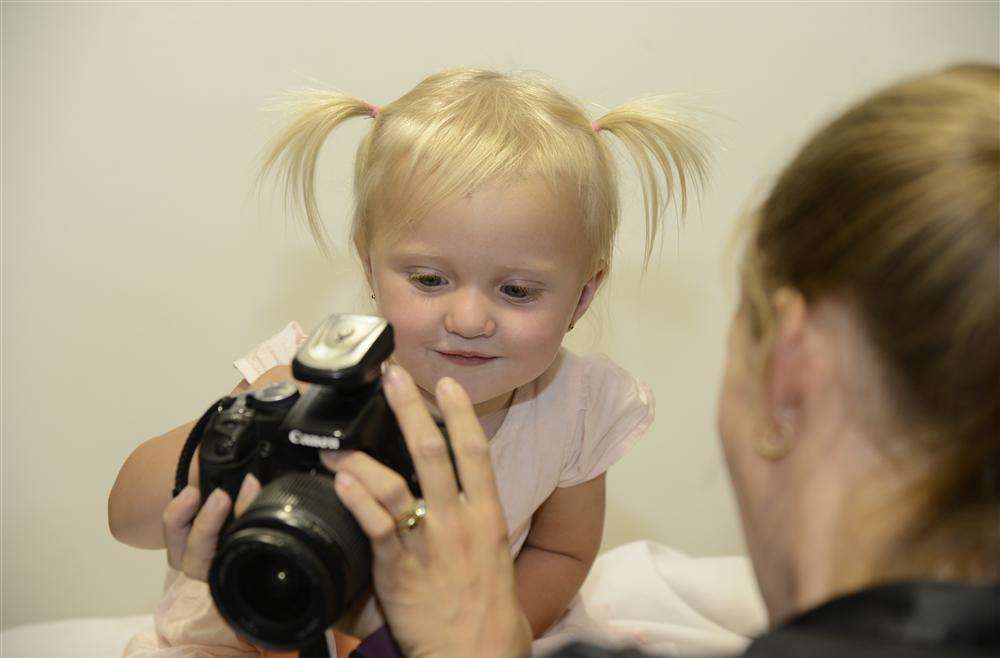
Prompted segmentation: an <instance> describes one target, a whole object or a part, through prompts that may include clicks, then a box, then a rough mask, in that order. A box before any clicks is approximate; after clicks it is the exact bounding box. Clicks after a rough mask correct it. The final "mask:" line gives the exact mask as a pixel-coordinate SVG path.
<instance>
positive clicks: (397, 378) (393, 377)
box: [383, 365, 403, 388]
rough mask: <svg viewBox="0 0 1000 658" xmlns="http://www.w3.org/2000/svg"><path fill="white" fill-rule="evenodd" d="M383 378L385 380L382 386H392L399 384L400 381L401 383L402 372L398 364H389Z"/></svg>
mask: <svg viewBox="0 0 1000 658" xmlns="http://www.w3.org/2000/svg"><path fill="white" fill-rule="evenodd" d="M383 379H384V380H385V384H384V386H387V387H389V388H394V387H396V386H399V385H400V383H402V381H403V373H401V372H400V370H399V366H397V365H391V366H389V367H388V368H386V370H385V377H384V378H383Z"/></svg>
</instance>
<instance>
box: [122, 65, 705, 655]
mask: <svg viewBox="0 0 1000 658" xmlns="http://www.w3.org/2000/svg"><path fill="white" fill-rule="evenodd" d="M299 100H300V102H299V105H298V107H297V113H296V115H295V117H294V119H293V121H292V123H291V124H290V126H289V127H288V128H287V130H286V131H285V132H284V133H283V134H282V135H280V136H279V137H278V139H277V140H276V141H275V143H274V145H273V148H272V149H271V150H270V152H269V153H268V155H267V158H266V162H265V172H268V171H273V170H275V169H276V170H277V171H278V173H279V177H280V179H281V180H282V181H283V183H284V185H285V189H286V192H287V193H288V194H289V195H290V197H292V198H295V199H297V200H298V201H299V202H300V203H301V205H302V207H303V208H304V211H305V215H306V218H307V219H308V222H309V226H310V229H311V231H312V233H313V235H314V236H315V238H316V240H317V242H318V243H319V244H320V246H321V247H324V248H325V246H326V244H327V242H326V238H325V234H324V231H323V230H322V223H321V219H320V217H319V212H318V208H317V205H316V201H315V198H314V172H315V167H316V159H317V154H318V153H319V151H320V148H321V146H322V145H323V143H324V141H325V139H326V137H327V135H328V134H329V133H330V131H331V130H333V129H334V128H335V127H337V126H338V125H340V124H341V123H342V122H343V121H345V120H348V119H352V118H370V119H371V120H372V125H371V128H370V130H369V131H368V133H367V134H366V135H365V137H364V139H363V140H362V142H361V145H360V146H359V148H358V151H357V157H356V164H355V177H354V193H355V202H356V205H355V212H354V218H353V225H352V237H353V242H354V246H355V248H356V249H357V252H358V254H359V257H360V260H361V264H362V266H363V269H364V274H365V276H366V277H367V280H368V283H369V285H370V286H371V291H372V297H373V299H374V301H375V304H376V306H377V312H378V314H379V315H381V316H383V317H385V318H386V319H387V320H388V321H389V322H390V323H391V324H392V326H393V328H394V330H395V340H396V349H395V352H394V353H393V359H394V361H395V362H397V363H399V364H400V365H402V366H403V367H405V368H406V369H407V370H408V371H409V372H410V373H411V374H412V375H413V378H414V380H415V381H416V383H417V385H418V387H419V388H420V389H421V390H422V391H423V392H424V393H425V395H426V399H427V403H428V404H429V405H431V406H433V399H434V396H433V391H434V387H435V383H436V382H437V380H438V379H439V378H441V377H443V376H449V377H452V378H453V379H455V380H456V381H458V382H459V383H460V384H461V385H462V386H463V387H464V389H465V390H466V391H467V392H468V394H469V396H470V398H471V399H472V401H473V403H474V404H475V408H476V412H477V414H478V416H479V419H480V422H481V423H482V425H483V427H484V429H485V431H486V434H487V436H489V437H491V443H490V451H491V457H492V461H493V464H494V468H495V470H496V473H497V481H498V487H499V490H500V496H501V499H502V502H503V506H504V511H505V515H506V519H507V525H508V528H509V542H510V549H511V551H512V553H513V554H514V555H515V556H516V562H515V566H516V571H517V585H518V592H519V598H520V601H521V604H522V605H523V607H524V609H525V612H526V613H527V616H528V619H529V620H530V622H531V625H532V629H533V631H534V633H535V635H536V636H538V635H540V634H541V633H543V632H544V631H545V629H546V628H548V627H549V626H550V625H551V624H552V623H553V622H554V621H555V620H556V619H557V618H558V617H559V616H560V615H561V614H562V613H563V612H564V611H565V610H566V608H567V606H568V605H569V603H570V601H571V599H572V598H573V596H574V595H575V594H576V592H577V589H578V588H579V586H580V585H581V583H582V582H583V580H584V577H585V576H586V574H587V572H588V570H589V568H590V565H591V562H592V561H593V559H594V557H595V556H596V554H597V551H598V548H599V546H600V542H601V533H602V528H603V521H604V493H605V491H604V490H605V482H604V473H605V471H606V470H607V468H608V467H609V466H610V465H611V464H613V463H614V462H615V461H617V460H618V459H620V458H621V457H622V455H624V454H625V453H626V452H627V451H628V450H629V448H630V447H631V446H632V445H633V444H634V443H635V442H636V441H637V440H638V439H639V437H640V436H641V435H642V434H643V433H644V432H645V430H646V428H647V427H648V426H649V424H650V422H651V421H652V418H653V400H652V396H651V395H650V393H649V390H648V389H647V388H646V386H645V385H643V384H642V383H641V382H639V381H638V380H636V379H635V378H634V377H632V376H631V375H630V374H628V373H627V372H625V371H623V370H622V369H620V368H618V367H617V366H615V365H614V364H613V363H611V362H610V361H609V360H608V359H607V358H604V357H599V356H593V357H581V356H577V355H575V354H572V353H570V352H568V351H566V350H564V349H562V348H561V341H562V338H563V336H564V335H565V334H566V332H567V331H569V330H571V329H572V328H573V325H574V323H575V322H577V321H578V320H579V319H580V318H581V317H582V316H583V314H584V313H585V312H586V311H587V308H588V307H589V306H590V303H591V301H592V300H593V298H594V295H595V294H596V292H597V290H598V289H599V288H600V286H601V283H602V282H603V280H604V278H605V276H606V275H607V272H608V269H609V267H610V263H611V253H612V247H613V243H614V237H615V233H616V231H617V228H618V221H619V200H618V189H617V175H616V167H615V164H614V158H613V155H612V153H611V151H610V149H609V146H608V144H606V143H605V140H606V137H605V136H606V135H612V136H614V137H616V138H618V139H619V140H621V142H622V143H623V144H624V145H625V147H626V148H627V150H628V152H629V153H630V154H631V156H632V158H633V159H634V160H635V163H636V165H637V167H638V170H639V174H640V179H641V182H642V189H643V197H644V201H645V214H646V228H647V242H646V252H645V257H646V259H647V260H648V258H649V255H650V250H651V248H652V244H653V240H654V239H655V236H656V233H657V227H658V225H659V222H660V218H661V215H662V213H663V211H664V209H665V207H666V206H667V205H669V204H670V203H671V202H672V201H676V202H677V203H678V204H679V207H680V211H681V213H683V210H684V208H685V205H686V195H687V189H688V188H689V187H691V186H692V185H698V184H700V182H701V181H702V180H703V178H704V175H705V169H706V155H705V151H704V149H703V142H702V139H701V136H700V133H698V131H697V130H696V129H694V127H693V126H691V125H689V124H687V123H685V122H684V121H682V120H680V119H679V118H677V117H676V116H673V115H671V114H669V113H667V112H665V111H663V110H661V109H659V108H658V107H657V105H656V104H655V103H652V102H636V103H631V104H627V105H624V106H621V107H619V108H617V109H615V110H613V111H611V112H608V113H607V114H605V115H604V116H602V117H601V118H599V119H598V120H597V121H591V120H590V119H588V118H587V116H586V114H585V113H584V112H583V110H582V109H581V108H580V107H579V105H577V104H576V103H575V102H573V101H571V100H570V99H568V98H567V97H565V96H564V95H562V94H561V93H559V92H557V91H556V90H554V89H552V88H551V87H550V86H549V85H547V84H544V83H541V82H539V81H536V80H533V79H530V78H527V77H521V76H506V75H501V74H498V73H494V72H489V71H479V70H468V69H460V70H450V71H445V72H442V73H439V74H437V75H433V76H431V77H429V78H427V79H425V80H424V81H422V82H421V83H420V84H418V85H417V86H416V87H415V88H414V89H413V90H412V91H410V92H409V93H407V94H406V95H405V96H403V97H402V98H400V99H398V100H396V101H395V102H393V103H390V104H388V105H385V106H383V107H377V106H374V105H370V104H368V103H366V102H363V101H361V100H358V99H355V98H351V97H349V96H346V95H343V94H338V93H331V92H309V93H307V94H304V95H302V96H301V97H300V99H299ZM303 339H304V336H303V335H302V333H301V331H299V330H298V329H297V326H296V325H291V326H290V327H289V328H287V329H286V331H285V332H283V333H282V334H279V336H277V337H275V338H273V339H272V340H271V341H268V342H267V343H265V344H264V345H262V346H261V347H260V348H258V350H255V351H254V352H253V353H251V355H249V356H248V358H246V359H243V360H241V361H240V362H238V366H242V367H241V371H242V372H243V374H244V376H245V382H244V383H243V384H242V385H241V386H240V387H238V390H242V389H245V388H246V387H247V386H249V385H250V384H253V383H254V380H255V377H257V376H258V375H260V374H261V372H262V371H264V370H268V372H267V381H270V380H273V379H275V378H281V377H287V368H285V369H281V368H282V367H284V366H287V364H288V363H289V362H290V361H291V358H292V356H293V355H294V350H295V348H296V347H297V345H298V344H300V343H301V341H302V340H303ZM268 366H277V368H273V369H268ZM189 428H190V426H184V427H181V428H178V429H177V430H175V431H174V432H172V433H170V434H167V435H164V436H162V437H158V438H156V439H152V440H150V441H148V442H146V443H145V444H143V445H142V446H140V447H139V448H137V449H136V451H135V452H134V453H133V454H132V455H131V456H130V457H129V459H128V461H126V463H125V465H124V466H123V467H122V471H121V473H120V474H119V477H118V482H116V485H115V488H114V490H113V491H112V494H111V500H110V502H109V514H110V517H111V525H112V530H113V532H115V535H116V536H117V537H118V538H119V539H122V540H123V541H126V542H128V543H132V544H135V545H141V546H157V545H162V539H159V538H158V532H159V529H158V523H159V517H160V514H161V512H162V510H163V508H164V506H165V505H166V503H167V502H168V500H167V498H166V492H167V491H169V489H170V486H169V480H170V475H171V473H172V469H173V467H174V465H175V464H176V461H177V454H178V452H179V450H180V445H181V443H182V441H183V438H184V436H185V435H186V434H187V431H188V430H189ZM154 483H155V486H156V487H157V489H156V490H155V491H154V490H153V489H152V488H151V485H153V484H154ZM402 511H403V510H401V512H402ZM173 578H174V580H173V582H172V584H171V587H170V588H169V590H168V594H167V598H166V599H165V601H164V603H163V604H162V605H161V608H160V610H159V612H158V629H159V630H160V637H159V638H152V639H148V640H149V641H146V642H145V643H144V642H143V641H142V640H141V638H140V639H138V640H137V641H134V642H133V650H134V651H133V652H134V653H136V655H138V653H141V651H142V650H143V648H152V647H164V646H171V645H172V644H173V643H175V641H176V635H177V633H178V632H179V631H178V629H183V628H187V627H191V626H193V625H196V624H195V622H193V621H190V619H191V616H192V615H198V614H206V615H210V614H212V611H211V604H210V602H209V603H208V604H205V603H204V599H206V598H207V597H208V594H207V590H206V589H205V588H204V587H203V586H201V584H200V583H198V584H193V583H192V582H191V581H190V580H186V579H185V578H184V577H183V576H179V575H176V574H174V575H173ZM192 587H200V590H199V594H198V595H196V596H195V595H192V594H191V592H192V590H191V588H192ZM199 597H200V598H199ZM198 606H201V607H198ZM185 619H187V620H188V621H185ZM218 624H219V625H220V626H221V625H222V622H221V621H219V622H218ZM202 626H203V624H202ZM200 633H201V636H202V637H203V638H204V637H205V633H204V629H203V628H202V630H201V631H200ZM220 633H221V631H220ZM170 635H174V637H169V636H170ZM236 642H238V640H236V638H235V637H232V638H231V639H230V640H227V641H226V642H225V644H227V646H229V649H228V650H232V649H235V648H236V646H237V645H236V644H234V643H236ZM243 646H245V647H247V648H248V649H250V647H249V646H248V645H243ZM162 655H169V654H162ZM226 655H230V654H228V653H227V654H226Z"/></svg>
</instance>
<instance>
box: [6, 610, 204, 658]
mask: <svg viewBox="0 0 1000 658" xmlns="http://www.w3.org/2000/svg"><path fill="white" fill-rule="evenodd" d="M152 627H153V617H152V616H151V615H138V616H134V617H112V618H100V617H92V618H83V619H64V620H62V621H50V622H43V623H38V624H26V625H24V626H16V627H14V628H8V629H7V630H5V631H3V633H0V656H2V657H3V658H111V657H112V656H120V655H122V649H124V648H125V644H126V643H127V642H128V640H129V637H131V636H132V635H135V634H136V633H138V632H139V631H142V630H144V629H147V628H152ZM192 658H194V657H193V656H192Z"/></svg>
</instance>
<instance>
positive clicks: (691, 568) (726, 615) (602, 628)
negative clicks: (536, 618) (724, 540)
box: [534, 541, 767, 658]
mask: <svg viewBox="0 0 1000 658" xmlns="http://www.w3.org/2000/svg"><path fill="white" fill-rule="evenodd" d="M766 626H767V613H766V611H765V609H764V604H763V601H762V600H761V598H760V594H759V592H758V589H757V581H756V579H755V578H754V575H753V568H752V565H751V564H750V560H749V559H748V558H745V557H702V558H695V557H689V556H687V555H685V554H684V553H681V552H680V551H677V550H674V549H672V548H669V547H666V546H662V545H660V544H655V543H652V542H648V541H639V542H634V543H631V544H626V545H624V546H619V547H618V548H615V549H612V550H610V551H608V552H606V553H604V554H602V555H601V556H600V557H598V558H597V561H596V562H595V563H594V567H593V568H592V569H591V571H590V575H589V576H588V577H587V580H586V582H585V583H584V585H583V587H582V588H581V589H580V593H579V595H578V596H577V601H576V602H575V604H574V605H573V606H572V607H571V608H570V611H569V612H568V613H567V614H566V615H565V616H564V617H563V618H562V619H561V620H560V621H559V622H558V623H557V624H556V625H555V626H554V627H553V628H551V629H550V630H549V632H548V633H547V634H546V635H545V637H543V638H541V639H539V640H537V641H536V642H535V645H534V649H535V655H542V654H544V653H546V652H548V651H551V650H553V649H554V648H556V647H558V646H560V645H562V644H564V643H566V642H568V641H571V640H575V639H581V638H582V639H587V640H589V641H591V642H595V643H597V644H602V645H605V646H626V645H629V646H638V647H641V648H642V649H643V650H645V651H648V652H650V653H655V654H662V655H668V656H683V657H685V658H686V657H688V656H706V655H707V656H726V655H733V654H738V653H739V652H741V651H743V650H744V649H745V648H746V645H747V644H748V643H749V639H750V638H752V637H753V636H755V635H759V634H761V633H762V632H763V631H764V630H765V628H766Z"/></svg>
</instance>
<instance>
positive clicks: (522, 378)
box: [363, 179, 603, 414]
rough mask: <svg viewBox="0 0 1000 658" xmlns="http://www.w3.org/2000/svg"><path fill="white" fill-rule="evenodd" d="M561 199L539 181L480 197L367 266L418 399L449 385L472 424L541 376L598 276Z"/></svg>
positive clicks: (381, 246) (452, 203)
mask: <svg viewBox="0 0 1000 658" xmlns="http://www.w3.org/2000/svg"><path fill="white" fill-rule="evenodd" d="M572 201H573V200H572V198H571V197H569V196H565V197H563V196H561V195H557V194H555V193H554V192H553V190H552V189H551V188H550V187H548V186H547V185H546V184H545V183H544V182H543V181H541V180H538V179H526V180H522V181H517V182H513V183H503V184H493V185H485V186H483V187H482V188H480V189H477V190H476V192H475V193H473V194H472V195H471V196H466V197H460V198H455V199H452V200H449V201H448V202H446V203H443V204H442V205H441V206H439V207H438V208H436V209H435V210H433V211H432V212H431V213H430V214H429V215H428V216H427V217H426V218H425V219H424V220H423V221H422V222H420V223H419V224H418V225H417V226H416V227H415V228H414V229H412V230H411V231H410V232H409V233H407V234H406V235H404V236H403V237H402V238H401V239H399V240H396V241H395V242H388V241H386V240H378V236H377V235H376V239H375V240H374V242H373V244H372V246H371V249H369V251H368V252H367V254H363V260H364V261H365V267H366V269H367V271H368V276H369V280H370V282H371V285H372V290H373V291H374V293H375V297H376V302H377V304H378V310H379V313H380V314H381V315H382V316H383V317H385V318H386V319H387V320H388V321H389V322H390V323H391V324H392V326H393V328H394V330H395V339H396V351H395V352H394V358H395V360H396V361H397V362H398V363H399V364H400V365H402V366H403V367H404V368H406V369H407V370H408V371H409V372H410V373H411V374H412V375H413V377H414V379H415V380H416V382H417V384H418V385H419V386H420V387H421V388H422V389H423V390H424V391H426V392H429V391H433V390H434V386H435V384H436V382H437V380H438V379H440V378H441V377H444V376H449V377H452V378H453V379H455V380H457V381H458V382H459V383H460V384H462V386H463V387H464V388H465V390H466V391H467V392H468V393H469V396H470V397H471V398H472V401H473V403H475V404H476V405H477V410H478V411H479V412H480V414H484V413H489V412H490V411H495V410H497V409H499V408H501V407H502V406H503V405H505V404H507V402H508V400H509V396H510V393H511V392H512V391H513V390H514V389H515V388H517V387H518V386H521V385H522V384H525V383H527V382H530V381H532V380H533V379H535V378H536V377H538V376H539V375H541V374H542V373H543V372H544V371H545V369H546V368H548V366H549V365H550V364H551V363H552V361H553V359H554V358H555V357H556V355H557V353H558V351H559V347H560V345H561V343H562V338H563V335H564V334H565V333H566V330H567V328H568V327H569V324H570V322H571V321H575V320H576V319H577V318H579V317H580V316H581V315H582V314H583V313H584V311H586V309H587V307H588V306H589V304H590V301H591V299H592V298H593V295H594V293H595V292H596V291H597V288H598V287H599V285H600V283H601V279H602V277H603V272H600V273H598V274H597V275H594V276H592V277H590V278H589V279H588V278H587V276H588V274H589V272H588V271H587V270H588V268H589V265H590V252H589V249H588V247H587V244H586V241H585V239H584V236H583V227H582V219H581V217H580V215H579V211H577V210H576V207H575V204H574V203H573V202H572Z"/></svg>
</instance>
